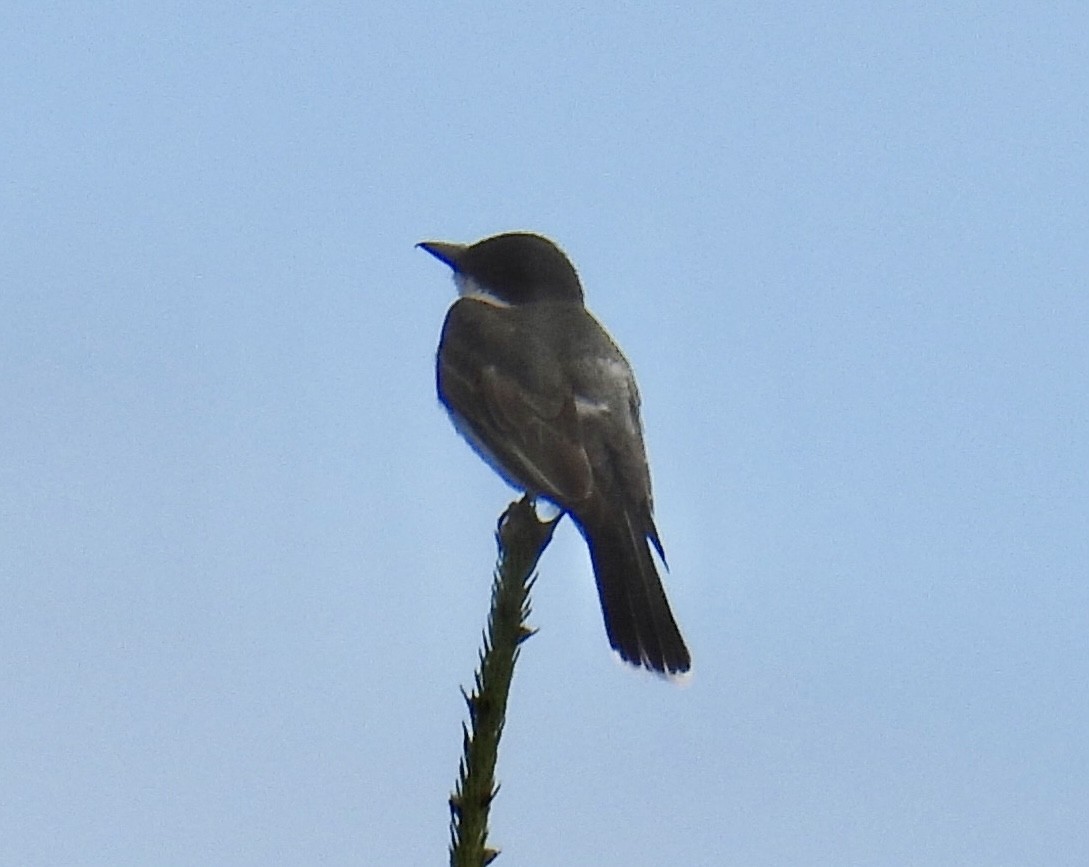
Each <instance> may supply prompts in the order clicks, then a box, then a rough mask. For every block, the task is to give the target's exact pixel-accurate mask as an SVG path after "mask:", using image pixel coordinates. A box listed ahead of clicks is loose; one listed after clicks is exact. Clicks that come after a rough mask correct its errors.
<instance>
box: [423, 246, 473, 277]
mask: <svg viewBox="0 0 1089 867" xmlns="http://www.w3.org/2000/svg"><path fill="white" fill-rule="evenodd" d="M416 246H417V247H419V248H421V249H423V250H427V252H428V253H430V254H431V255H432V256H434V257H435V258H436V259H438V260H439V261H440V262H445V263H446V264H447V265H449V266H450V267H451V268H453V269H454V270H455V271H456V270H457V267H458V261H459V260H460V259H461V257H462V255H463V254H464V253H465V250H466V249H467V248H468V245H466V244H453V243H451V242H449V241H420V243H419V244H417V245H416Z"/></svg>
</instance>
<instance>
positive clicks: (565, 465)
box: [419, 232, 691, 674]
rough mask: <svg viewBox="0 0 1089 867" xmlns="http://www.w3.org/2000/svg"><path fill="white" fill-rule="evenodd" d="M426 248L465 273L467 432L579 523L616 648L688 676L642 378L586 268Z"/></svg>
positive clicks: (462, 405)
mask: <svg viewBox="0 0 1089 867" xmlns="http://www.w3.org/2000/svg"><path fill="white" fill-rule="evenodd" d="M419 246H420V247H422V248H423V249H424V250H426V251H427V252H428V253H431V255H433V256H435V257H436V258H438V259H440V260H441V261H443V262H445V263H446V264H447V265H449V266H450V267H451V268H452V269H453V271H454V282H455V283H456V284H457V287H458V292H459V294H460V296H461V297H460V298H459V299H458V300H457V301H455V302H454V304H453V305H452V306H451V307H450V310H449V312H448V313H447V315H446V322H445V323H444V324H443V329H442V338H441V340H440V342H439V351H438V362H437V380H438V383H437V384H438V392H439V399H440V400H441V401H442V403H443V404H444V405H445V406H446V409H447V410H448V411H449V413H450V417H451V419H452V420H453V423H454V425H455V427H456V428H457V429H458V431H460V432H461V434H462V435H463V436H464V437H465V438H466V439H467V440H468V441H469V443H470V445H472V446H473V448H475V449H476V451H477V452H478V453H479V454H480V455H481V457H483V458H484V460H486V461H487V462H488V463H489V464H490V465H491V466H492V467H493V468H494V469H495V470H496V472H498V473H499V474H500V475H501V476H502V477H503V478H504V479H506V480H507V481H508V482H509V483H510V484H511V485H513V486H514V487H516V488H520V489H522V490H524V491H526V492H527V493H529V494H531V495H533V496H536V497H543V498H544V499H546V500H549V501H551V502H553V503H555V504H556V505H557V506H559V508H561V509H563V510H564V511H565V512H567V513H568V514H569V515H571V517H572V518H573V519H574V521H575V523H576V524H577V525H578V527H579V530H580V531H581V532H582V535H583V536H584V537H585V539H586V543H587V545H588V546H589V548H590V558H591V560H592V562H593V566H594V575H595V577H596V579H597V589H598V596H599V597H600V599H601V610H602V613H603V614H604V617H605V630H606V632H607V633H608V636H609V643H610V644H611V645H612V647H613V649H614V650H616V651H617V652H618V653H619V654H620V656H621V657H622V658H623V659H625V660H626V661H628V662H630V663H632V664H634V665H641V666H644V667H645V668H648V669H651V670H652V671H656V672H660V673H662V674H679V673H681V672H685V671H688V669H689V666H690V664H691V660H690V657H689V655H688V649H687V648H686V647H685V643H684V639H683V638H682V637H681V633H680V630H679V629H678V628H677V623H676V621H675V620H674V619H673V613H672V611H670V608H669V601H668V600H667V599H666V595H665V590H664V589H663V587H662V581H661V579H660V578H659V576H658V571H657V569H656V568H655V564H654V559H653V556H652V555H651V552H650V545H653V546H654V548H655V550H657V552H658V554H659V556H660V557H661V558H662V562H663V563H664V562H665V554H664V552H663V550H662V543H661V541H660V540H659V538H658V530H657V528H656V527H655V526H654V518H653V515H652V509H653V505H652V500H651V492H650V469H649V468H648V466H647V458H646V452H645V449H644V446H643V428H642V422H641V421H640V418H639V392H638V389H637V388H636V384H635V377H634V376H633V375H632V371H631V366H630V365H629V364H628V361H627V359H626V358H624V355H623V354H622V353H621V351H620V349H619V347H618V346H617V345H616V344H615V343H614V342H613V340H612V338H611V337H610V336H609V335H608V333H606V331H605V329H604V328H602V327H601V325H600V324H599V323H598V321H597V320H596V319H595V318H594V317H593V316H592V315H591V314H590V312H589V311H588V310H587V309H586V307H585V306H584V305H583V294H582V286H581V284H580V283H579V278H578V275H577V274H576V273H575V269H574V266H573V265H572V264H571V262H570V260H568V258H567V256H565V255H564V253H563V252H562V251H561V250H560V249H559V248H558V247H557V246H556V245H555V244H553V243H552V242H551V241H549V240H548V239H547V238H543V237H541V236H540V235H533V234H529V233H523V232H511V233H508V234H503V235H496V236H494V237H491V238H485V239H484V240H482V241H477V242H476V243H475V244H453V243H449V242H445V241H425V242H422V243H421V244H419Z"/></svg>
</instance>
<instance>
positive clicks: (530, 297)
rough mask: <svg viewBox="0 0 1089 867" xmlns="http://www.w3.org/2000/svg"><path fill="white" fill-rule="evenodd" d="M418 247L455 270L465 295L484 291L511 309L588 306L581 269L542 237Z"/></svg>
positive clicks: (500, 237)
mask: <svg viewBox="0 0 1089 867" xmlns="http://www.w3.org/2000/svg"><path fill="white" fill-rule="evenodd" d="M416 246H418V247H422V248H423V249H425V250H426V251H427V252H428V253H430V254H431V255H432V256H434V257H435V258H436V259H440V260H441V261H443V262H445V263H446V264H447V265H449V266H450V267H451V268H453V269H454V273H455V275H456V276H460V277H461V278H462V280H459V281H458V284H459V287H461V290H462V293H463V294H465V293H466V292H467V291H468V292H471V291H473V290H475V291H483V292H486V293H488V294H489V295H492V296H494V297H495V298H497V299H498V300H499V301H502V302H504V303H506V304H533V303H534V302H537V301H575V302H581V301H582V286H581V285H580V284H579V276H578V274H576V273H575V266H574V265H572V264H571V260H570V259H568V258H567V256H565V255H564V253H563V251H562V250H561V249H560V248H559V247H557V246H556V245H555V244H553V243H552V242H551V241H549V240H548V238H543V237H541V236H540V235H534V234H531V233H529V232H507V233H506V234H503V235H493V236H492V237H491V238H485V239H484V240H482V241H477V242H476V243H475V244H452V243H449V242H447V241H421V242H420V243H419V244H417V245H416ZM472 284H475V286H473V285H472Z"/></svg>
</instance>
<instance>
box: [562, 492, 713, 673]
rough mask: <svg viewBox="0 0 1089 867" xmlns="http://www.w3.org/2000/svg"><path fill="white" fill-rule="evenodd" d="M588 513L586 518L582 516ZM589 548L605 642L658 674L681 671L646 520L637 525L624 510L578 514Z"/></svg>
mask: <svg viewBox="0 0 1089 867" xmlns="http://www.w3.org/2000/svg"><path fill="white" fill-rule="evenodd" d="M587 518H588V519H587ZM578 523H579V524H580V528H581V529H582V532H583V535H584V536H585V537H586V541H587V544H588V545H589V548H590V559H591V561H592V562H593V565H594V577H595V578H596V579H597V592H598V597H599V598H600V599H601V612H602V614H603V615H604V617H605V631H606V633H608V636H609V644H611V645H612V647H613V649H614V650H615V651H616V652H617V653H619V654H620V656H621V658H622V659H624V660H625V661H626V662H630V663H631V664H633V665H641V666H643V667H644V668H648V669H650V670H651V671H656V672H658V673H660V674H665V675H671V674H681V673H683V672H686V671H688V669H689V668H690V666H691V664H692V661H691V657H690V656H689V654H688V648H687V647H686V646H685V643H684V638H682V637H681V631H680V629H679V628H678V627H677V621H676V620H674V619H673V612H672V611H671V610H670V607H669V600H668V599H667V598H666V594H665V588H664V587H663V586H662V579H661V578H660V577H659V575H658V570H657V568H656V567H655V565H654V558H653V556H652V555H651V552H650V545H649V543H648V537H649V539H652V540H653V541H654V543H655V547H656V548H658V550H659V553H660V552H661V546H660V545H659V543H658V541H657V539H658V535H657V531H656V530H655V529H654V523H653V521H650V520H649V516H648V523H649V526H648V527H647V529H645V530H644V529H641V528H640V527H639V526H638V524H637V521H636V519H635V518H634V517H633V516H632V515H630V514H621V515H616V514H615V513H614V514H609V513H607V512H604V513H602V514H601V515H600V517H597V518H595V517H593V516H586V517H580V519H579V521H578Z"/></svg>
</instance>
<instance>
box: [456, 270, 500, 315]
mask: <svg viewBox="0 0 1089 867" xmlns="http://www.w3.org/2000/svg"><path fill="white" fill-rule="evenodd" d="M454 285H455V286H457V287H458V295H460V296H461V297H462V298H472V299H473V300H475V301H483V302H484V303H485V304H492V305H494V306H496V307H510V304H509V303H508V302H506V301H504V300H503V299H502V298H497V297H496V296H495V295H493V294H492V293H491V292H489V291H488V290H487V289H485V288H484V287H483V286H481V285H480V284H479V283H477V282H476V280H474V279H473V278H472V277H470V276H468V275H467V274H462V273H461V272H460V271H455V272H454Z"/></svg>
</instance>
